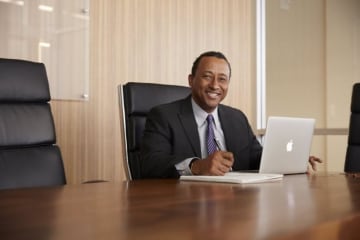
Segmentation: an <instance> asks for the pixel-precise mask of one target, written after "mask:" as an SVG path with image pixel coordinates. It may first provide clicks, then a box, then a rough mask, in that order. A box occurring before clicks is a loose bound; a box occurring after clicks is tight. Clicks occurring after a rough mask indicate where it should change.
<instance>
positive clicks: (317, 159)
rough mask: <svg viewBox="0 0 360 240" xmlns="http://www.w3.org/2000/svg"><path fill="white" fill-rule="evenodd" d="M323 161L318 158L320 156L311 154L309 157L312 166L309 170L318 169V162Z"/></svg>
mask: <svg viewBox="0 0 360 240" xmlns="http://www.w3.org/2000/svg"><path fill="white" fill-rule="evenodd" d="M322 162H323V161H322V160H321V159H320V158H318V157H315V156H310V157H309V163H310V166H311V168H308V172H310V171H311V170H312V171H316V170H317V167H316V165H317V163H322Z"/></svg>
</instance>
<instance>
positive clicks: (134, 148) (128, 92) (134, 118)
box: [118, 82, 191, 180]
mask: <svg viewBox="0 0 360 240" xmlns="http://www.w3.org/2000/svg"><path fill="white" fill-rule="evenodd" d="M118 88H119V89H118V90H119V100H120V107H121V113H122V115H120V118H121V120H122V127H123V132H122V135H123V136H122V137H123V143H124V144H123V147H124V168H125V172H126V175H127V178H128V179H129V180H132V179H139V178H141V174H140V160H139V155H140V154H139V152H140V144H141V138H142V135H143V131H144V128H145V122H146V117H147V114H148V112H149V111H150V109H151V108H153V107H154V106H157V105H160V104H163V103H169V102H173V101H175V100H178V99H181V98H185V97H186V96H188V95H189V94H190V93H191V89H190V88H189V87H184V86H176V85H165V84H154V83H136V82H129V83H126V84H125V85H119V87H118Z"/></svg>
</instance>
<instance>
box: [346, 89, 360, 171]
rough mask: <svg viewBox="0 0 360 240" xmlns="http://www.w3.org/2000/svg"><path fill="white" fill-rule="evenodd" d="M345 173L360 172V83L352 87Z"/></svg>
mask: <svg viewBox="0 0 360 240" xmlns="http://www.w3.org/2000/svg"><path fill="white" fill-rule="evenodd" d="M344 171H345V172H360V83H356V84H354V86H353V91H352V97H351V116H350V125H349V136H348V147H347V151H346V158H345V167H344Z"/></svg>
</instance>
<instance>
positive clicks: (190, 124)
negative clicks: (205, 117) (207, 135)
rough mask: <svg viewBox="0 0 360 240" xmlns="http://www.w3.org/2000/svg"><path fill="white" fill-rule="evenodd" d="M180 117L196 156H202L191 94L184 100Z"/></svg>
mask: <svg viewBox="0 0 360 240" xmlns="http://www.w3.org/2000/svg"><path fill="white" fill-rule="evenodd" d="M179 118H180V122H181V124H182V127H183V130H184V132H185V134H186V136H187V138H188V141H189V142H190V143H191V146H192V149H193V151H194V152H195V154H196V156H198V157H201V148H200V137H199V132H198V129H197V125H196V121H195V117H194V113H193V109H192V106H191V96H189V97H187V98H186V99H185V100H184V102H183V104H182V106H181V109H180V112H179Z"/></svg>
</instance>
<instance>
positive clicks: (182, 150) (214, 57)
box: [141, 52, 262, 178]
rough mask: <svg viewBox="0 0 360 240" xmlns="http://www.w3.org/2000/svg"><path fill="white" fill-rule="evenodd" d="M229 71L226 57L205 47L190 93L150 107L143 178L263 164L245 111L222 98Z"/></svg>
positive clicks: (222, 171) (196, 64)
mask: <svg viewBox="0 0 360 240" xmlns="http://www.w3.org/2000/svg"><path fill="white" fill-rule="evenodd" d="M230 77H231V66H230V63H229V62H228V60H227V59H226V57H225V56H224V55H223V54H222V53H220V52H205V53H203V54H201V55H200V56H199V57H198V58H197V59H196V60H195V62H194V63H193V67H192V71H191V74H190V75H189V78H188V81H189V86H190V87H191V95H189V96H188V97H187V98H185V99H182V100H179V101H176V102H172V103H169V104H164V105H161V106H157V107H155V108H153V109H152V110H151V111H150V113H149V115H148V117H147V121H146V126H145V131H144V136H143V141H142V146H141V169H142V177H143V178H177V177H179V176H180V175H191V174H196V175H224V174H225V173H226V172H229V171H230V170H253V169H254V170H255V169H258V168H259V165H260V158H261V152H262V147H261V145H260V144H259V142H258V141H257V139H256V137H255V135H254V133H253V132H252V130H251V127H250V125H249V122H248V120H247V118H246V116H245V115H244V113H243V112H241V111H240V110H238V109H235V108H232V107H229V106H225V105H222V104H220V102H221V101H222V100H223V99H224V98H225V97H226V95H227V92H228V88H229V84H230ZM209 115H211V116H209Z"/></svg>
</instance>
